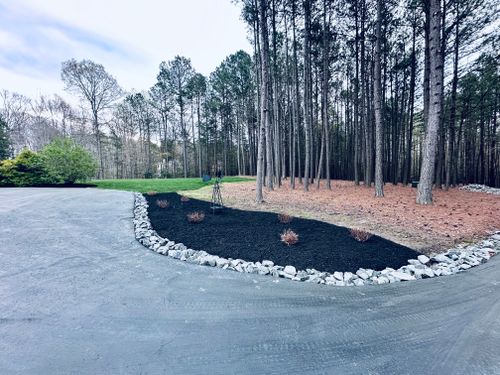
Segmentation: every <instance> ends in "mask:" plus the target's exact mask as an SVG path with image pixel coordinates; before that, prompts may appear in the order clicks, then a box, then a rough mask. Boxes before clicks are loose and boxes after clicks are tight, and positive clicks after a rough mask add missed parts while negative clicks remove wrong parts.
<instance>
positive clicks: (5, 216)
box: [0, 189, 500, 374]
mask: <svg viewBox="0 0 500 375" xmlns="http://www.w3.org/2000/svg"><path fill="white" fill-rule="evenodd" d="M132 201H133V197H132V194H130V193H126V192H117V191H101V190H92V189H57V190H55V189H0V374H129V373H130V374H264V373H266V374H295V373H301V374H351V373H352V374H357V373H364V374H429V373H435V374H495V373H497V374H499V373H500V287H499V282H500V260H499V259H493V260H492V261H490V262H488V263H487V264H485V265H483V266H480V267H477V268H476V269H474V270H472V271H469V272H466V273H463V274H460V275H455V276H450V277H444V278H438V279H429V280H422V281H418V282H410V283H402V284H391V285H383V286H372V287H361V288H335V287H323V286H318V285H311V284H306V283H297V282H291V281H288V280H283V279H280V280H279V282H276V280H275V279H273V278H271V277H266V276H258V275H248V274H241V273H237V272H228V271H224V270H220V269H215V268H210V267H200V266H196V265H192V264H187V263H184V262H180V261H178V260H174V259H170V258H168V257H164V256H161V255H157V254H155V253H153V252H151V251H148V250H146V249H145V248H143V247H142V246H140V245H139V244H138V243H137V242H135V240H134V238H133V231H132V223H131V213H132V204H133V202H132ZM498 258H500V257H498Z"/></svg>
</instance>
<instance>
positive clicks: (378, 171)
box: [373, 0, 384, 197]
mask: <svg viewBox="0 0 500 375" xmlns="http://www.w3.org/2000/svg"><path fill="white" fill-rule="evenodd" d="M381 23H382V0H377V31H376V38H377V41H376V45H375V72H374V75H375V77H374V78H375V82H374V90H373V99H374V102H375V196H376V197H383V196H384V176H383V174H382V153H383V148H382V147H383V135H382V97H381V96H382V87H381V67H380V38H381V28H382V26H381Z"/></svg>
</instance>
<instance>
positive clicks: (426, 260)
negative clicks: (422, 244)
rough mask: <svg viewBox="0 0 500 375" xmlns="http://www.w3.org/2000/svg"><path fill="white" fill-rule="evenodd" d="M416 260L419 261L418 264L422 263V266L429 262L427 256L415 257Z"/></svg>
mask: <svg viewBox="0 0 500 375" xmlns="http://www.w3.org/2000/svg"><path fill="white" fill-rule="evenodd" d="M417 259H418V260H419V261H420V263H422V264H427V263H428V262H429V261H430V259H429V257H427V256H425V255H419V256H418V257H417Z"/></svg>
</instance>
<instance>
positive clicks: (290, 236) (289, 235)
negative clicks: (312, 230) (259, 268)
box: [281, 229, 299, 246]
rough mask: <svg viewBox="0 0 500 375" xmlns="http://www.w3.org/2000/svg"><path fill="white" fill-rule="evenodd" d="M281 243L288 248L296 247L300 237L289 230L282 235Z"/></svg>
mask: <svg viewBox="0 0 500 375" xmlns="http://www.w3.org/2000/svg"><path fill="white" fill-rule="evenodd" d="M281 242H283V243H284V244H285V245H287V246H292V245H295V244H296V243H297V242H299V235H298V234H297V233H295V232H294V231H293V230H291V229H287V230H285V231H284V232H283V233H281Z"/></svg>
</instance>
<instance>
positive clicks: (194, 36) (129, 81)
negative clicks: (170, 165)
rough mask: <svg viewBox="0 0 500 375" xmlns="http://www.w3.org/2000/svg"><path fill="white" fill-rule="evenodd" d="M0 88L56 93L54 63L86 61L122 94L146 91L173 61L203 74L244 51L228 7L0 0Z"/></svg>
mask: <svg viewBox="0 0 500 375" xmlns="http://www.w3.org/2000/svg"><path fill="white" fill-rule="evenodd" d="M0 48H1V49H2V51H3V52H2V56H1V57H0V89H8V90H11V91H17V92H20V93H23V94H26V95H30V96H33V95H36V94H39V93H40V92H42V93H46V94H52V93H59V94H62V95H64V96H67V94H65V93H64V92H63V91H62V87H63V85H62V83H60V82H59V73H60V64H61V62H62V61H63V60H66V59H69V58H77V59H82V58H88V59H92V60H94V61H96V62H98V63H101V64H103V65H104V66H105V67H106V69H107V70H108V71H109V72H110V73H111V74H113V75H114V76H115V77H116V78H117V79H118V82H119V83H120V84H121V85H122V86H123V87H124V88H125V89H132V88H135V89H137V90H141V89H147V88H149V87H150V86H151V85H152V84H153V83H154V80H155V77H156V74H157V69H158V65H159V64H160V62H161V61H163V60H170V59H172V58H173V57H174V56H175V55H184V56H186V57H189V58H191V61H192V64H193V66H194V68H195V69H197V70H198V71H200V72H201V73H203V74H206V75H207V74H209V73H210V72H211V71H213V69H214V68H215V67H216V66H217V65H218V64H219V63H220V62H221V61H222V60H223V59H224V58H225V57H226V56H227V55H229V54H230V53H234V52H236V51H237V50H238V49H245V50H247V51H250V50H251V49H250V45H249V43H248V41H247V39H246V28H245V25H244V23H243V21H241V20H240V8H239V6H238V5H235V4H233V3H232V2H231V0H167V1H154V0H142V1H140V0H134V1H131V0H129V1H124V0H122V1H118V0H107V1H104V0H86V1H78V0H51V1H46V0H16V2H10V1H8V0H0Z"/></svg>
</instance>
